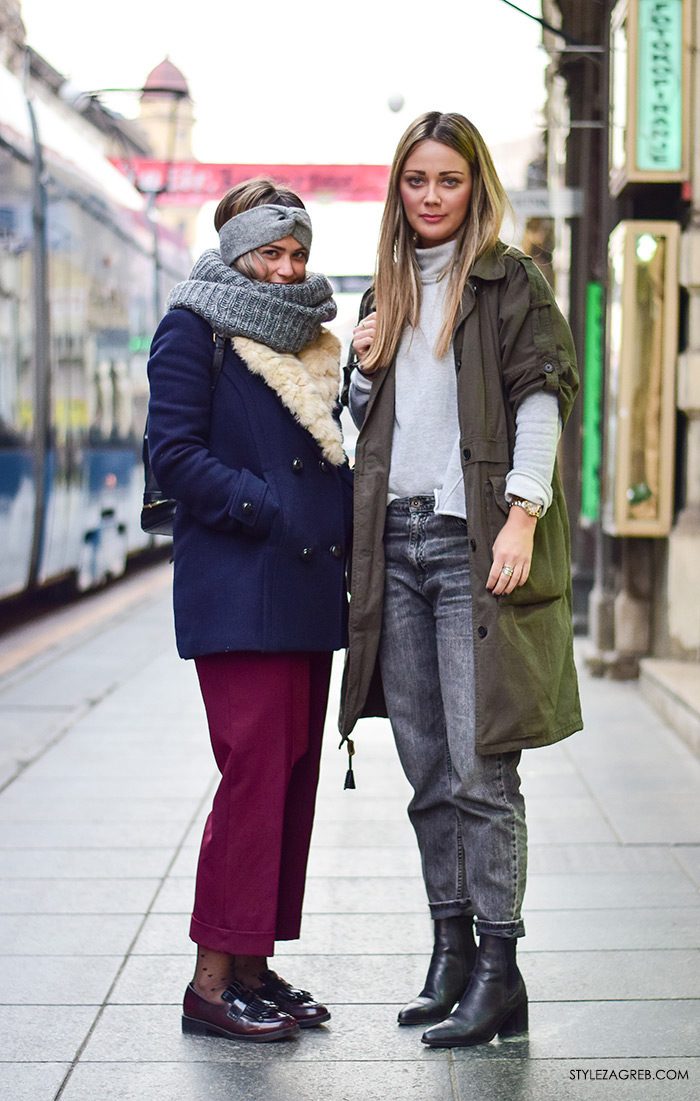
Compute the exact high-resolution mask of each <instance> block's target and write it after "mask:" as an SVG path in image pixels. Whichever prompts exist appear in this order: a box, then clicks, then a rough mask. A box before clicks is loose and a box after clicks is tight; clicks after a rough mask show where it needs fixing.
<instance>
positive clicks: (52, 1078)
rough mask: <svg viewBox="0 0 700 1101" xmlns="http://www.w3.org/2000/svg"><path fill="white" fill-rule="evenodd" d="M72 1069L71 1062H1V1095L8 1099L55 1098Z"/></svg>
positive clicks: (30, 1100) (32, 1100)
mask: <svg viewBox="0 0 700 1101" xmlns="http://www.w3.org/2000/svg"><path fill="white" fill-rule="evenodd" d="M69 1070H70V1063H50V1062H37V1063H17V1062H7V1063H2V1062H0V1097H6V1098H8V1101H10V1099H11V1101H44V1099H47V1101H48V1099H53V1098H54V1097H55V1096H56V1092H57V1090H58V1089H59V1087H60V1085H61V1082H62V1081H63V1079H64V1078H65V1076H66V1074H67V1073H68V1071H69Z"/></svg>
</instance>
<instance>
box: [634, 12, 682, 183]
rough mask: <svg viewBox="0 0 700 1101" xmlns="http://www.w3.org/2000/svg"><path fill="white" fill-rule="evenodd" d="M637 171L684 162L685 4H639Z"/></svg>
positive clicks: (663, 168) (673, 166)
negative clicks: (683, 30) (683, 49)
mask: <svg viewBox="0 0 700 1101" xmlns="http://www.w3.org/2000/svg"><path fill="white" fill-rule="evenodd" d="M638 4H639V8H638V15H639V23H638V39H637V149H636V162H637V168H638V169H640V170H642V171H651V172H679V171H680V170H681V168H682V164H683V136H682V132H683V97H682V79H683V73H682V67H683V63H682V56H683V54H682V47H683V38H682V29H683V0H638Z"/></svg>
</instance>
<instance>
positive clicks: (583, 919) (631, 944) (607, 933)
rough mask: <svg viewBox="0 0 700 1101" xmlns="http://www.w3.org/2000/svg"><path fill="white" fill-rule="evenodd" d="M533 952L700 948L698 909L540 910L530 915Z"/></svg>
mask: <svg viewBox="0 0 700 1101" xmlns="http://www.w3.org/2000/svg"><path fill="white" fill-rule="evenodd" d="M526 930H527V941H528V946H529V947H530V949H531V950H532V951H540V952H544V951H550V952H551V951H562V950H563V951H575V950H578V951H586V950H591V951H596V950H599V951H600V950H602V949H611V948H616V949H625V948H658V946H659V943H660V941H662V940H663V942H664V943H666V944H668V945H669V946H670V947H673V948H700V910H699V909H698V908H697V907H684V908H680V907H679V908H673V909H665V908H663V907H658V908H655V909H648V910H642V909H639V910H637V909H634V910H563V911H554V910H537V911H534V912H532V911H530V912H528V914H527V923H526Z"/></svg>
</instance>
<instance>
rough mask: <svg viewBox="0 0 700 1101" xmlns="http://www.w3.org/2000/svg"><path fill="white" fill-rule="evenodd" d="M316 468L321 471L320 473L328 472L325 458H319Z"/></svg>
mask: <svg viewBox="0 0 700 1101" xmlns="http://www.w3.org/2000/svg"><path fill="white" fill-rule="evenodd" d="M318 469H319V470H320V471H321V473H322V474H330V470H329V469H328V463H327V462H326V460H325V459H319V461H318Z"/></svg>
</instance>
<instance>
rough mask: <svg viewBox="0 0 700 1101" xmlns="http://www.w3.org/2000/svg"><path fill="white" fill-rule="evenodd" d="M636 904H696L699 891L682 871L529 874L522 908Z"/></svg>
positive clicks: (604, 906)
mask: <svg viewBox="0 0 700 1101" xmlns="http://www.w3.org/2000/svg"><path fill="white" fill-rule="evenodd" d="M632 900H634V902H635V903H636V905H637V906H639V907H644V908H646V907H649V908H653V907H655V906H666V907H668V906H698V905H700V893H699V891H698V888H697V887H696V886H695V885H694V884H693V883H692V881H691V880H690V878H689V877H688V876H687V875H684V874H683V873H682V872H678V873H676V872H670V873H668V874H662V875H656V874H646V875H643V874H642V875H640V874H632V873H630V872H627V873H624V872H603V873H601V874H595V873H592V874H588V875H587V874H585V873H581V872H579V873H578V874H577V875H573V874H565V875H530V876H529V877H528V883H527V891H526V894H525V907H526V910H527V911H530V910H564V909H567V910H568V909H603V910H609V909H623V910H624V909H627V908H628V907H629V905H630V902H631V901H632Z"/></svg>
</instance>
